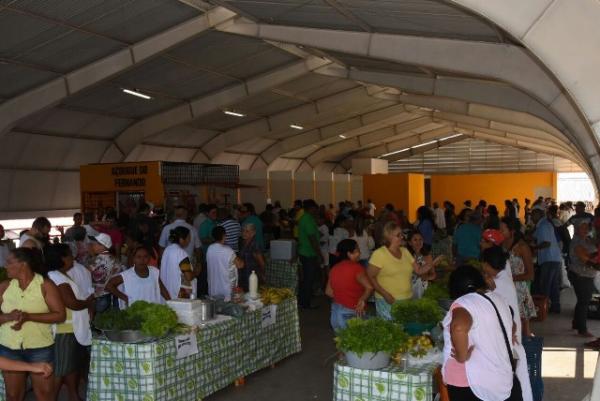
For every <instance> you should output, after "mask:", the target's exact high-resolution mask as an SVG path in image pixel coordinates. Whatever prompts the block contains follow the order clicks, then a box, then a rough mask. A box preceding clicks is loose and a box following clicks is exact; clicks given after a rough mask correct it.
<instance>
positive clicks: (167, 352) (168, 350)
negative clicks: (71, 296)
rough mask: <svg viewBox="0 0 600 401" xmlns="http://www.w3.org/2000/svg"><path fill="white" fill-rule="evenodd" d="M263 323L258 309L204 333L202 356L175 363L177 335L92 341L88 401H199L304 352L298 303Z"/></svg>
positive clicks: (0, 388)
mask: <svg viewBox="0 0 600 401" xmlns="http://www.w3.org/2000/svg"><path fill="white" fill-rule="evenodd" d="M261 321H262V311H261V310H258V311H255V312H249V313H246V314H245V315H244V316H243V317H242V318H240V319H235V318H234V319H230V320H227V321H224V322H219V323H216V324H213V325H209V326H206V327H204V328H201V329H199V330H198V332H197V335H196V339H197V344H198V351H199V352H198V353H197V354H195V355H191V356H187V357H184V358H181V359H177V358H176V356H177V350H176V349H175V347H176V344H175V337H174V336H167V337H165V338H162V339H160V340H157V341H155V342H148V343H142V344H123V343H114V342H110V341H106V340H100V339H94V341H93V344H92V358H91V363H90V374H89V383H88V394H87V400H88V401H167V400H168V401H198V400H201V399H202V398H204V397H206V396H208V395H209V394H212V393H214V392H216V391H218V390H220V389H222V388H225V387H227V386H228V385H230V384H231V383H233V382H234V381H235V380H236V379H237V378H240V377H243V376H247V375H249V374H251V373H253V372H256V371H258V370H260V369H263V368H265V367H268V366H271V365H272V364H274V363H276V362H278V361H280V360H282V359H284V358H286V357H287V356H290V355H293V354H295V353H298V352H300V350H301V344H300V327H299V321H298V308H297V305H296V298H290V299H287V300H284V301H283V302H282V303H280V304H279V305H278V306H277V312H276V321H275V323H273V324H272V325H270V326H267V327H265V328H263V327H261ZM0 378H1V376H0ZM0 400H2V401H3V400H4V382H1V383H0Z"/></svg>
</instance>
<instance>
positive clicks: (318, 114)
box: [203, 59, 369, 158]
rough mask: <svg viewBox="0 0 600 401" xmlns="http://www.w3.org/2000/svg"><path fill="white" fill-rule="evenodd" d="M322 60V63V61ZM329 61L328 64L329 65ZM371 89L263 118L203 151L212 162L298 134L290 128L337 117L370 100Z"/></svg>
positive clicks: (347, 92) (214, 141)
mask: <svg viewBox="0 0 600 401" xmlns="http://www.w3.org/2000/svg"><path fill="white" fill-rule="evenodd" d="M320 60H322V59H320ZM328 62H329V61H327V63H328ZM368 95H369V91H368V89H367V88H365V87H362V86H359V87H357V88H352V89H348V90H345V91H342V92H339V93H336V94H333V95H329V96H326V97H323V98H321V99H318V100H315V101H314V102H312V103H310V104H305V105H301V106H298V107H294V108H291V109H289V110H285V111H283V112H280V113H277V114H274V115H271V116H268V117H263V118H260V119H258V120H256V121H253V122H250V123H248V124H244V125H242V126H239V127H235V128H232V129H230V130H228V131H226V132H224V133H222V134H220V135H217V136H216V137H215V138H213V139H212V140H211V141H210V142H209V143H207V144H206V145H205V146H204V147H203V151H204V152H205V153H206V154H207V155H209V156H210V157H211V158H213V157H215V156H217V155H218V154H219V153H221V152H224V151H226V150H227V148H228V147H230V146H233V145H235V144H239V143H241V142H244V141H247V140H249V139H252V138H255V137H261V136H268V135H272V134H273V133H277V132H285V131H294V130H293V129H291V128H290V124H294V123H296V124H307V123H311V122H314V121H316V120H318V119H320V118H323V116H326V115H327V114H328V113H330V114H332V113H336V112H339V111H338V110H341V109H343V108H344V107H346V106H347V104H348V102H349V101H352V100H353V99H357V98H360V97H362V96H368Z"/></svg>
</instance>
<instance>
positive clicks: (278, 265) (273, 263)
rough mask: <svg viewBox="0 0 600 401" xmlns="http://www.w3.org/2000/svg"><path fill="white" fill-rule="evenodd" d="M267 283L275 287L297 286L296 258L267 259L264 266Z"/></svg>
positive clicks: (295, 287)
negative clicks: (290, 259)
mask: <svg viewBox="0 0 600 401" xmlns="http://www.w3.org/2000/svg"><path fill="white" fill-rule="evenodd" d="M265 275H266V276H267V277H266V280H267V285H269V286H271V287H277V288H291V289H293V290H294V292H296V290H297V288H298V262H297V260H293V261H289V260H267V261H266V266H265Z"/></svg>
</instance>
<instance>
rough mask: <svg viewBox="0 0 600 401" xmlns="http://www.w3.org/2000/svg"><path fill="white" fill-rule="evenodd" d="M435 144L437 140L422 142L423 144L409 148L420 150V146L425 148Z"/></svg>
mask: <svg viewBox="0 0 600 401" xmlns="http://www.w3.org/2000/svg"><path fill="white" fill-rule="evenodd" d="M436 142H437V140H435V141H429V142H423V143H420V144H418V145H415V146H411V148H412V149H415V148H420V147H421V146H427V145H431V144H433V143H436Z"/></svg>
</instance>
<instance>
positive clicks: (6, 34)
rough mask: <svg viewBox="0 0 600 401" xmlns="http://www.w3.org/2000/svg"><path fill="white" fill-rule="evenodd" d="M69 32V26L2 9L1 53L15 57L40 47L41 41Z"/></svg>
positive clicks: (8, 56)
mask: <svg viewBox="0 0 600 401" xmlns="http://www.w3.org/2000/svg"><path fill="white" fill-rule="evenodd" d="M67 32H69V29H68V28H65V27H62V26H56V25H54V24H52V23H51V22H49V21H45V20H39V19H36V18H34V17H31V16H28V15H25V14H22V13H18V12H14V11H10V10H6V9H0V37H1V38H2V40H1V41H0V55H1V56H2V57H7V58H10V57H13V56H16V55H18V54H23V53H26V52H28V51H29V50H31V49H33V48H34V47H38V46H39V45H40V43H41V42H45V41H49V40H53V39H55V38H57V37H59V36H60V35H64V34H65V33H67Z"/></svg>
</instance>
